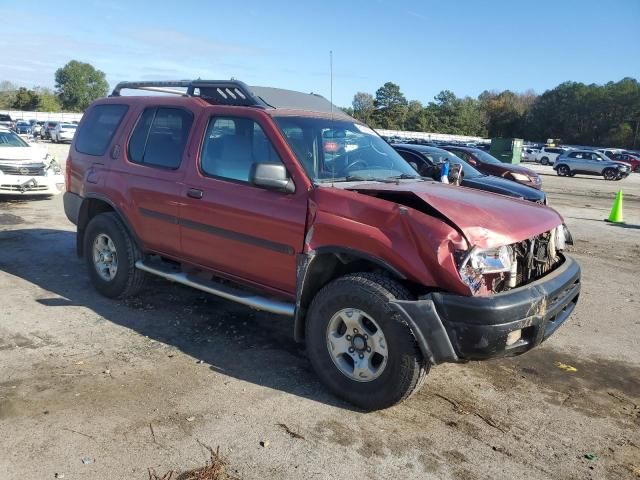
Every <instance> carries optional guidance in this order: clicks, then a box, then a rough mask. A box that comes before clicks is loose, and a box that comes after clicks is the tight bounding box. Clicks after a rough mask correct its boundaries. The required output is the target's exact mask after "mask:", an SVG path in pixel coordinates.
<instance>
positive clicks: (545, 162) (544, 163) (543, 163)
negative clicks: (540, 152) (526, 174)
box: [540, 157, 549, 165]
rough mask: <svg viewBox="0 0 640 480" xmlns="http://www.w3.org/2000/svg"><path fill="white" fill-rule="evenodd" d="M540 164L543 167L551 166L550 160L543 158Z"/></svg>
mask: <svg viewBox="0 0 640 480" xmlns="http://www.w3.org/2000/svg"><path fill="white" fill-rule="evenodd" d="M540 163H541V164H542V165H549V159H548V158H547V157H542V160H540Z"/></svg>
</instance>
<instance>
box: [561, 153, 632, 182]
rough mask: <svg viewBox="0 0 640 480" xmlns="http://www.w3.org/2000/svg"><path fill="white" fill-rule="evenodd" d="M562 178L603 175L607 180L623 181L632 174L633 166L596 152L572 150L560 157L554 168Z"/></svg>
mask: <svg viewBox="0 0 640 480" xmlns="http://www.w3.org/2000/svg"><path fill="white" fill-rule="evenodd" d="M553 169H554V170H555V171H556V172H557V173H558V175H560V176H565V177H567V176H568V177H573V176H574V175H576V174H578V173H579V174H583V175H602V176H603V177H604V179H605V180H622V179H623V178H624V177H626V176H628V175H629V173H631V166H630V165H629V164H627V163H624V162H615V161H613V160H610V159H609V158H607V157H606V156H605V155H604V154H602V153H600V152H597V151H594V150H570V151H568V152H565V153H563V154H562V155H560V156H559V157H558V158H557V159H556V161H555V164H554V166H553Z"/></svg>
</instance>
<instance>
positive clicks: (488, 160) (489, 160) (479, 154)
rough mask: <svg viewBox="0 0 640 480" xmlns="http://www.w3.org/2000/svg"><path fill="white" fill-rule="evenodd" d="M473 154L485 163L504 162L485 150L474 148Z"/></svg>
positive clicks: (497, 163) (496, 163) (495, 163)
mask: <svg viewBox="0 0 640 480" xmlns="http://www.w3.org/2000/svg"><path fill="white" fill-rule="evenodd" d="M473 156H474V157H476V158H477V159H478V160H480V161H481V162H484V163H493V164H494V165H501V164H502V162H501V161H500V160H498V159H497V158H496V157H494V156H493V155H489V154H488V153H487V152H485V151H483V150H474V151H473Z"/></svg>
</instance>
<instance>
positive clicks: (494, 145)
mask: <svg viewBox="0 0 640 480" xmlns="http://www.w3.org/2000/svg"><path fill="white" fill-rule="evenodd" d="M489 153H491V155H493V156H494V157H496V158H497V159H498V160H500V161H501V162H503V163H520V160H521V159H522V139H521V138H492V139H491V149H490V150H489Z"/></svg>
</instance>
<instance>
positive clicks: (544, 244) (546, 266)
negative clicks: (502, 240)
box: [512, 230, 560, 286]
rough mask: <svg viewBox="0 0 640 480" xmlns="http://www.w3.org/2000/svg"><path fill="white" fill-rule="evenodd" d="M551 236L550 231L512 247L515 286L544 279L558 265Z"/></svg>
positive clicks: (558, 258) (552, 232)
mask: <svg viewBox="0 0 640 480" xmlns="http://www.w3.org/2000/svg"><path fill="white" fill-rule="evenodd" d="M553 234H554V231H553V230H552V231H551V232H546V233H543V234H541V235H537V236H535V237H533V238H530V239H528V240H524V241H522V242H519V243H516V244H514V245H512V248H513V251H514V253H515V257H516V262H518V275H517V277H516V286H520V285H525V284H527V283H530V282H533V281H534V280H537V279H539V278H541V277H544V276H545V275H546V274H547V273H549V272H550V271H551V270H553V269H554V268H555V267H556V266H557V265H558V264H559V263H560V257H559V256H558V254H557V251H556V249H555V245H554V243H553V242H552V237H551V235H553ZM551 250H553V252H552V251H551Z"/></svg>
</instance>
